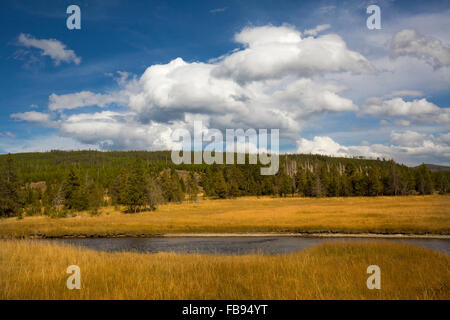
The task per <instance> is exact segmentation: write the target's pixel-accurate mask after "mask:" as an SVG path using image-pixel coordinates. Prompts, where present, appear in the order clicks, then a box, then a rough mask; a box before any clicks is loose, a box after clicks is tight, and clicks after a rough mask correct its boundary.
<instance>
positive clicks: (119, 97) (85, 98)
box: [48, 91, 127, 111]
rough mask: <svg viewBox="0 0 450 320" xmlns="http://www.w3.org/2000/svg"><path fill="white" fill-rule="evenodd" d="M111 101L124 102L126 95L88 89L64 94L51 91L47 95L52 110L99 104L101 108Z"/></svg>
mask: <svg viewBox="0 0 450 320" xmlns="http://www.w3.org/2000/svg"><path fill="white" fill-rule="evenodd" d="M113 103H123V104H126V103H127V97H126V96H124V95H123V94H121V93H120V92H113V93H111V94H99V93H93V92H90V91H81V92H77V93H69V94H64V95H57V94H54V93H52V94H51V95H50V97H49V104H48V108H49V109H50V110H52V111H55V110H64V109H75V108H81V107H87V106H99V107H102V108H103V107H106V106H107V105H110V104H113Z"/></svg>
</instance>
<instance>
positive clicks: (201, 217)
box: [0, 195, 450, 237]
mask: <svg viewBox="0 0 450 320" xmlns="http://www.w3.org/2000/svg"><path fill="white" fill-rule="evenodd" d="M449 208H450V196H437V195H434V196H407V197H373V198H371V197H360V198H319V199H311V198H282V199H280V198H269V197H265V198H260V199H258V198H255V197H248V198H238V199H233V200H200V201H199V202H196V203H183V204H167V205H162V206H160V207H159V208H158V209H157V210H156V211H153V212H143V213H137V214H124V213H123V212H121V211H119V210H115V209H114V208H113V207H107V208H103V209H102V214H101V215H100V216H94V217H91V216H90V215H89V214H87V213H79V214H77V216H76V217H68V218H59V219H51V218H49V217H45V216H37V217H25V218H24V219H22V220H18V219H16V218H8V219H1V220H0V236H2V237H10V236H23V235H25V236H26V235H29V234H37V233H41V234H45V235H48V236H61V235H66V234H86V235H93V234H96V235H103V236H107V235H108V234H109V235H110V234H113V233H124V234H128V235H138V234H158V233H210V232H213V233H214V232H215V233H233V232H243V233H257V232H278V233H282V232H343V233H367V232H369V233H406V234H423V233H432V234H446V235H448V234H450V209H449Z"/></svg>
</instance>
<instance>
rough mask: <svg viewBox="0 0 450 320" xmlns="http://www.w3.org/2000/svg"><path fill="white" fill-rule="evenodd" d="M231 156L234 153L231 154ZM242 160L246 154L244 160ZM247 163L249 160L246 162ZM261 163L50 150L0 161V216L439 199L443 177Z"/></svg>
mask: <svg viewBox="0 0 450 320" xmlns="http://www.w3.org/2000/svg"><path fill="white" fill-rule="evenodd" d="M235 156H236V155H235ZM247 156H248V155H247ZM247 163H248V162H247ZM260 167H261V165H260V164H256V165H253V164H252V165H251V164H234V165H228V164H224V165H217V164H213V165H207V164H197V165H196V164H193V165H192V164H191V165H186V164H180V165H175V164H173V163H172V162H171V160H170V152H169V151H154V152H150V151H123V152H122V151H109V152H102V151H92V150H88V151H57V150H54V151H50V152H44V153H20V154H8V155H6V154H4V155H0V217H18V218H19V219H20V218H22V217H23V216H26V215H48V216H50V217H55V218H57V217H65V216H67V215H69V214H73V213H74V212H77V211H88V212H89V213H90V214H92V215H96V214H99V209H100V208H101V207H102V206H109V205H113V206H116V207H117V208H119V207H120V208H124V209H123V210H124V211H125V212H126V213H136V212H141V211H147V210H155V209H156V208H157V207H158V205H160V204H163V203H167V202H182V201H197V197H198V196H199V195H202V196H203V197H207V198H212V199H214V198H222V199H223V198H234V197H240V196H264V195H267V196H278V197H350V196H370V197H373V196H381V195H383V196H390V195H417V194H420V195H426V194H433V193H440V194H445V193H448V192H449V190H450V171H448V170H442V169H441V168H436V167H433V170H432V171H431V170H430V169H429V167H428V166H427V165H425V164H422V165H420V166H418V167H408V166H405V165H401V164H398V163H395V162H394V161H393V160H386V159H377V160H369V159H364V158H337V157H329V156H322V155H311V154H289V155H280V169H279V171H278V173H277V174H276V175H273V176H263V175H260V170H259V169H260Z"/></svg>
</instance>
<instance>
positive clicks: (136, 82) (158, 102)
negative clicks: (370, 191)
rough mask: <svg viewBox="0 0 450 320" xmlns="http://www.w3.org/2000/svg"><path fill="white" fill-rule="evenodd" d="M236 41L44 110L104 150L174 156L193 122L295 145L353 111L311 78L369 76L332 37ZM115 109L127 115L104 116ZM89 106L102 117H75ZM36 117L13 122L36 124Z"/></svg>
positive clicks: (246, 34) (267, 33) (243, 35)
mask: <svg viewBox="0 0 450 320" xmlns="http://www.w3.org/2000/svg"><path fill="white" fill-rule="evenodd" d="M235 39H236V41H237V42H239V43H241V44H243V45H244V48H242V49H238V50H234V51H233V52H231V53H229V54H227V55H225V56H223V57H222V58H220V59H216V60H212V61H209V62H207V63H206V62H186V61H184V60H183V59H182V58H177V59H174V60H172V61H170V62H168V63H166V64H157V65H152V66H149V67H148V68H147V69H146V71H145V72H144V73H143V74H142V76H140V77H139V78H133V79H131V80H129V79H128V78H129V77H128V74H126V73H121V74H119V75H120V77H119V80H118V83H119V86H120V89H118V90H116V91H111V92H107V93H95V92H91V91H81V92H77V93H70V94H65V95H57V94H52V95H51V96H50V97H49V105H48V108H49V110H50V111H58V115H57V116H59V119H58V120H57V121H54V122H53V123H55V124H56V125H57V126H58V128H59V130H60V134H61V135H63V136H66V137H73V138H75V139H77V140H78V141H80V142H82V143H85V144H98V145H99V146H100V147H101V148H105V149H107V148H109V149H111V148H115V149H138V148H139V149H158V148H161V149H167V148H173V147H174V144H173V142H171V140H170V139H169V138H170V134H171V132H173V130H174V129H176V128H179V127H187V128H189V123H190V121H191V120H192V119H202V120H203V121H204V123H205V124H207V125H208V126H209V127H210V128H217V129H221V130H223V129H225V128H243V129H247V128H267V129H271V128H278V129H280V136H281V137H282V138H285V139H289V140H290V141H296V140H297V138H298V133H299V131H300V130H301V129H302V127H303V126H304V125H305V124H306V123H307V121H308V120H309V119H310V118H311V117H312V116H313V115H317V114H323V113H339V112H349V111H350V112H354V111H357V110H358V106H357V105H356V104H354V103H353V101H352V100H351V99H348V98H345V97H343V96H342V92H343V91H344V90H346V88H345V87H344V86H342V85H340V84H336V83H334V82H330V81H324V80H323V79H322V80H320V79H316V78H315V77H314V76H315V75H321V74H324V73H328V72H333V73H334V72H359V73H361V72H362V73H370V72H373V70H374V69H373V67H372V65H371V64H370V62H369V61H368V60H366V59H365V58H364V57H363V56H362V55H361V54H359V53H357V52H354V51H351V50H349V49H347V46H346V44H345V42H344V41H343V40H342V39H341V38H340V37H339V36H337V35H326V36H322V37H318V38H312V37H310V38H306V39H302V38H301V33H300V31H298V30H296V29H295V28H293V27H290V26H286V25H284V26H280V27H275V26H265V27H255V28H245V29H243V30H242V31H241V32H239V33H238V34H236V37H235ZM322 51H324V52H322ZM230 68H231V69H230ZM114 105H121V106H124V107H126V111H125V112H116V111H112V110H105V109H106V108H108V109H110V107H113V106H114ZM86 106H97V107H100V108H103V109H104V110H102V111H99V112H95V113H78V114H73V112H74V110H75V109H77V108H82V107H86ZM66 110H72V114H71V115H70V116H66V115H65V114H64V112H65V111H66ZM75 112H76V111H75ZM33 115H34V116H35V118H33V117H32V115H31V114H29V115H27V116H25V115H22V116H18V115H17V116H15V118H16V119H21V120H25V121H34V122H38V121H37V120H38V119H37V117H38V115H37V114H33ZM40 117H41V119H40V120H39V121H41V122H44V120H48V119H45V118H44V116H42V115H40Z"/></svg>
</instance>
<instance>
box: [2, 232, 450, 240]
mask: <svg viewBox="0 0 450 320" xmlns="http://www.w3.org/2000/svg"><path fill="white" fill-rule="evenodd" d="M227 237H228V238H233V237H234V238H257V237H264V238H268V237H298V238H361V239H371V238H374V239H383V238H385V239H439V240H450V235H448V234H412V233H342V232H336V233H334V232H297V233H267V232H266V233H258V232H252V233H211V232H205V233H152V234H147V233H141V234H128V233H108V234H64V235H46V234H41V233H38V234H29V235H20V236H17V235H8V236H5V235H2V236H0V240H12V239H108V238H110V239H114V238H227Z"/></svg>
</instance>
